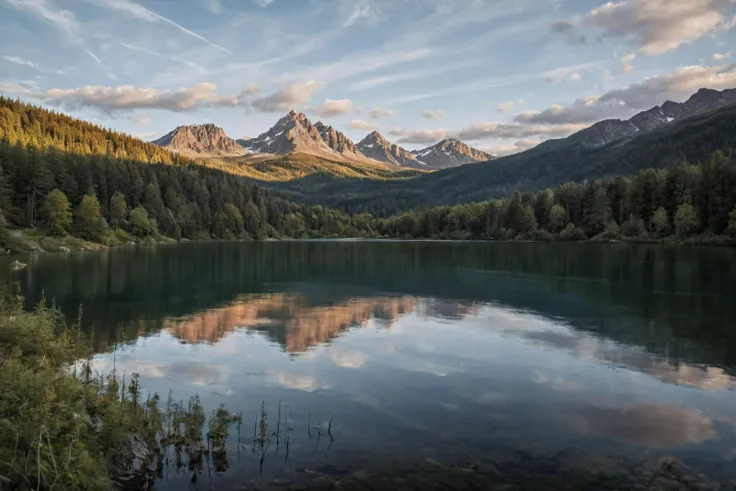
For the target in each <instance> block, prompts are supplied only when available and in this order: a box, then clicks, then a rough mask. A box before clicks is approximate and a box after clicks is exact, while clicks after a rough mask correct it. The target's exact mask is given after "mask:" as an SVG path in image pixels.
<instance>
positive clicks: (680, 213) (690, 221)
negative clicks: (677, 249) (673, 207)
mask: <svg viewBox="0 0 736 491" xmlns="http://www.w3.org/2000/svg"><path fill="white" fill-rule="evenodd" d="M697 226H698V218H697V215H696V214H695V209H694V208H693V205H691V204H690V203H683V204H681V205H680V206H678V207H677V213H676V214H675V232H676V233H677V236H678V237H680V238H686V237H689V236H690V235H692V234H693V233H694V232H695V229H696V228H697Z"/></svg>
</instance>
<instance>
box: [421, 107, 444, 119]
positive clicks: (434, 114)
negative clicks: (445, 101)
mask: <svg viewBox="0 0 736 491" xmlns="http://www.w3.org/2000/svg"><path fill="white" fill-rule="evenodd" d="M422 117H423V118H424V119H431V120H435V121H436V120H439V119H442V118H444V117H445V111H444V110H442V109H435V110H434V111H423V112H422Z"/></svg>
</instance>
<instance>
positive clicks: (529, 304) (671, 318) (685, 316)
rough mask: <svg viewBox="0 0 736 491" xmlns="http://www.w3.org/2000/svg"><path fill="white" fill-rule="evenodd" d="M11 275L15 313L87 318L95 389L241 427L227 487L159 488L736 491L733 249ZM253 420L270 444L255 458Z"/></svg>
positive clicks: (495, 247) (101, 266) (198, 264)
mask: <svg viewBox="0 0 736 491" xmlns="http://www.w3.org/2000/svg"><path fill="white" fill-rule="evenodd" d="M13 259H15V258H0V270H1V271H3V275H4V276H3V278H4V280H3V281H4V282H5V283H6V284H7V283H13V284H15V285H17V286H18V287H19V288H20V291H21V293H22V294H23V295H24V296H25V298H26V304H27V306H28V308H31V307H32V306H33V305H34V304H36V303H37V302H38V301H39V300H40V299H41V297H42V295H43V296H45V298H46V299H47V302H48V303H51V302H52V301H53V302H54V303H55V305H57V306H58V307H59V308H61V309H62V311H63V312H64V314H65V315H67V316H68V317H69V318H70V319H75V318H76V317H77V314H78V311H79V306H80V305H82V310H83V314H82V317H83V323H84V327H85V329H88V330H89V331H90V332H91V333H93V336H94V346H95V351H96V352H97V355H96V356H95V358H94V363H93V365H94V369H95V370H96V371H97V372H99V373H102V374H104V373H108V372H109V371H110V370H112V369H113V368H114V369H115V370H116V371H117V372H118V373H124V374H128V375H129V374H132V373H134V372H136V373H139V374H140V377H141V382H142V385H143V387H144V388H145V389H146V390H147V391H149V392H157V393H159V394H161V395H162V397H163V398H164V399H166V394H168V392H169V390H171V391H173V392H172V394H173V397H174V399H177V400H179V399H182V400H184V401H186V400H187V399H188V398H189V397H190V396H191V395H193V394H195V393H196V394H199V396H200V398H201V400H202V402H203V404H204V406H205V407H206V408H207V410H208V411H209V410H210V409H214V408H216V407H217V405H219V404H224V405H225V406H226V407H227V408H228V409H230V410H231V411H242V412H243V415H244V424H243V429H242V432H241V435H240V437H239V439H238V435H237V434H235V433H234V432H231V433H230V437H229V452H228V455H227V462H226V463H225V464H224V465H223V464H222V463H220V465H219V466H217V468H210V465H209V464H207V468H206V469H200V471H201V474H199V477H198V479H197V482H196V483H192V484H189V481H190V479H191V476H192V471H189V470H187V469H186V465H184V464H182V465H181V466H177V465H176V464H175V463H173V461H174V460H175V459H172V461H171V462H167V465H166V466H165V468H164V469H163V470H162V472H161V476H160V479H159V482H158V484H157V489H163V490H168V489H186V488H187V486H192V487H193V489H211V488H212V487H217V488H218V489H220V490H223V491H224V490H229V489H254V488H259V489H269V488H274V489H276V488H279V489H283V488H284V487H288V486H291V485H296V484H300V485H307V484H309V485H312V484H313V485H314V486H317V487H319V486H323V487H329V486H330V485H332V484H331V483H334V482H335V481H339V480H343V482H344V483H352V484H350V485H354V487H350V486H349V485H347V484H346V487H345V489H363V490H364V491H365V490H369V491H371V490H372V491H378V489H483V488H484V487H488V486H491V483H495V484H493V486H496V487H492V488H493V489H508V490H513V489H619V490H623V489H642V490H643V489H719V486H720V489H721V490H724V489H735V488H736V487H735V485H736V481H735V480H736V376H735V374H736V321H735V319H736V293H734V292H735V291H736V251H735V250H732V249H725V248H685V247H682V248H669V247H664V246H634V245H626V244H600V245H596V244H562V243H558V244H535V243H460V242H455V243H453V242H389V241H386V242H381V241H375V242H361V241H313V242H265V243H191V244H181V245H173V246H150V247H144V246H138V247H129V248H120V249H113V250H109V251H106V252H100V253H97V252H95V253H89V252H87V253H72V254H66V255H63V254H35V255H33V256H25V257H20V258H19V259H20V260H21V261H23V262H27V263H28V267H27V268H26V269H24V270H21V271H18V272H13V273H11V272H9V264H10V262H11V260H13ZM262 408H264V409H265V410H266V412H267V413H268V422H269V425H270V426H269V428H270V429H269V432H270V431H274V432H275V431H279V432H281V434H282V435H284V434H286V435H288V445H286V440H285V439H281V440H276V441H278V442H279V443H280V444H279V445H275V444H274V445H272V446H271V447H270V448H265V449H264V448H256V445H255V444H254V443H253V440H254V438H253V436H254V435H253V433H254V432H257V431H258V428H257V426H258V424H259V421H258V419H259V414H260V411H261V409H262ZM279 413H280V417H279ZM355 483H358V484H355ZM438 483H439V484H438ZM499 483H505V484H502V485H501V484H499ZM382 485H383V486H384V487H383V488H381V486H382ZM503 486H505V487H503ZM667 486H671V487H667ZM678 486H679V487H678ZM728 486H731V487H728Z"/></svg>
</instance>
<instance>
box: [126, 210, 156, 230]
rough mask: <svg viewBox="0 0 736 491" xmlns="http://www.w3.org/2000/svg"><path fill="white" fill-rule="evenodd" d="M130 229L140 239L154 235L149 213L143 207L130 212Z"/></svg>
mask: <svg viewBox="0 0 736 491" xmlns="http://www.w3.org/2000/svg"><path fill="white" fill-rule="evenodd" d="M130 228H131V230H132V232H133V233H134V234H135V235H137V236H138V237H146V236H148V235H151V233H153V225H152V224H151V222H150V220H149V219H148V212H147V211H146V209H145V208H143V207H142V206H138V207H136V208H133V209H132V210H130Z"/></svg>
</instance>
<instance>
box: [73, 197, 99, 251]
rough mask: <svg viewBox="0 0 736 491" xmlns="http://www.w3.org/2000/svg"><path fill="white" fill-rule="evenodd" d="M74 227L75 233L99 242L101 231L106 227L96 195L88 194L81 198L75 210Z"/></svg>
mask: <svg viewBox="0 0 736 491" xmlns="http://www.w3.org/2000/svg"><path fill="white" fill-rule="evenodd" d="M75 220H76V228H77V233H78V234H79V235H80V236H81V237H83V238H85V239H87V240H91V241H94V242H100V240H101V238H102V233H103V231H104V230H105V229H106V228H107V225H106V224H105V221H104V219H103V218H102V212H101V211H100V202H99V201H97V197H96V196H94V195H92V194H88V195H85V197H84V198H82V202H81V203H80V204H79V206H78V207H77V210H76V216H75Z"/></svg>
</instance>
